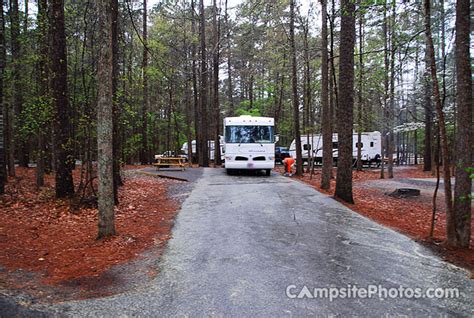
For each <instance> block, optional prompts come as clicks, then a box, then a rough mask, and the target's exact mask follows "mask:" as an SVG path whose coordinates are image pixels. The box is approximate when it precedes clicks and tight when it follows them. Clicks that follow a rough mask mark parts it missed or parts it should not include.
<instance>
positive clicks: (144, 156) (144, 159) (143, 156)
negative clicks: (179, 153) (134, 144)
mask: <svg viewBox="0 0 474 318" xmlns="http://www.w3.org/2000/svg"><path fill="white" fill-rule="evenodd" d="M147 10H148V7H147V0H143V37H142V39H143V44H144V45H143V60H142V78H143V104H142V149H141V152H140V162H141V163H142V164H148V163H149V156H150V154H149V151H148V74H147V71H148V70H147V68H148V47H147V45H148V26H147V23H148V20H147V17H148V12H147ZM168 150H169V149H168Z"/></svg>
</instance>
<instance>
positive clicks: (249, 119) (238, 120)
mask: <svg viewBox="0 0 474 318" xmlns="http://www.w3.org/2000/svg"><path fill="white" fill-rule="evenodd" d="M274 122H275V120H274V119H273V118H272V117H254V116H249V115H242V116H239V117H226V118H224V124H225V125H229V126H231V125H242V126H244V125H261V126H273V125H274Z"/></svg>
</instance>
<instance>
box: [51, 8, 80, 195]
mask: <svg viewBox="0 0 474 318" xmlns="http://www.w3.org/2000/svg"><path fill="white" fill-rule="evenodd" d="M51 3H52V6H51V9H52V19H51V23H50V25H51V34H52V44H53V45H52V49H51V76H52V80H51V88H52V97H53V103H54V107H53V109H54V110H55V117H54V134H53V135H54V142H55V147H54V148H55V153H56V197H58V198H61V197H66V196H70V195H72V194H73V193H74V183H73V180H72V171H71V167H72V163H74V157H73V154H72V150H71V142H70V136H69V127H70V126H71V123H70V120H69V118H70V116H69V108H70V105H69V98H68V84H67V54H66V34H65V31H64V0H52V1H51Z"/></svg>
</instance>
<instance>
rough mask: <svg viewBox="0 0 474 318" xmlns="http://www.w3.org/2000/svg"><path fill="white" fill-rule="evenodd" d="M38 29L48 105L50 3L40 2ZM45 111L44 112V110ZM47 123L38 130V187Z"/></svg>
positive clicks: (42, 86)
mask: <svg viewBox="0 0 474 318" xmlns="http://www.w3.org/2000/svg"><path fill="white" fill-rule="evenodd" d="M38 28H39V33H40V35H39V36H40V39H39V42H40V50H39V51H40V52H39V62H38V69H39V81H38V82H39V83H38V84H39V87H40V88H39V94H40V98H41V101H42V102H43V103H46V102H47V100H48V99H49V65H48V54H49V49H48V1H47V0H40V1H38ZM42 111H44V110H42ZM45 130H46V123H40V125H39V127H38V130H37V132H36V133H37V142H38V145H37V147H38V150H37V154H36V186H37V187H42V186H43V185H44V173H45V147H46V144H45V141H46V135H45Z"/></svg>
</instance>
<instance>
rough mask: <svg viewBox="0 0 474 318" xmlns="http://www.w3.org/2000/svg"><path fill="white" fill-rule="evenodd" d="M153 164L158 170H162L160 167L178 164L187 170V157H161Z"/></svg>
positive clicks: (177, 165)
mask: <svg viewBox="0 0 474 318" xmlns="http://www.w3.org/2000/svg"><path fill="white" fill-rule="evenodd" d="M153 166H155V167H156V170H160V168H165V167H166V168H167V167H171V166H176V167H180V168H181V169H182V170H183V171H185V170H186V159H185V158H180V157H160V158H156V162H155V163H153Z"/></svg>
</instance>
